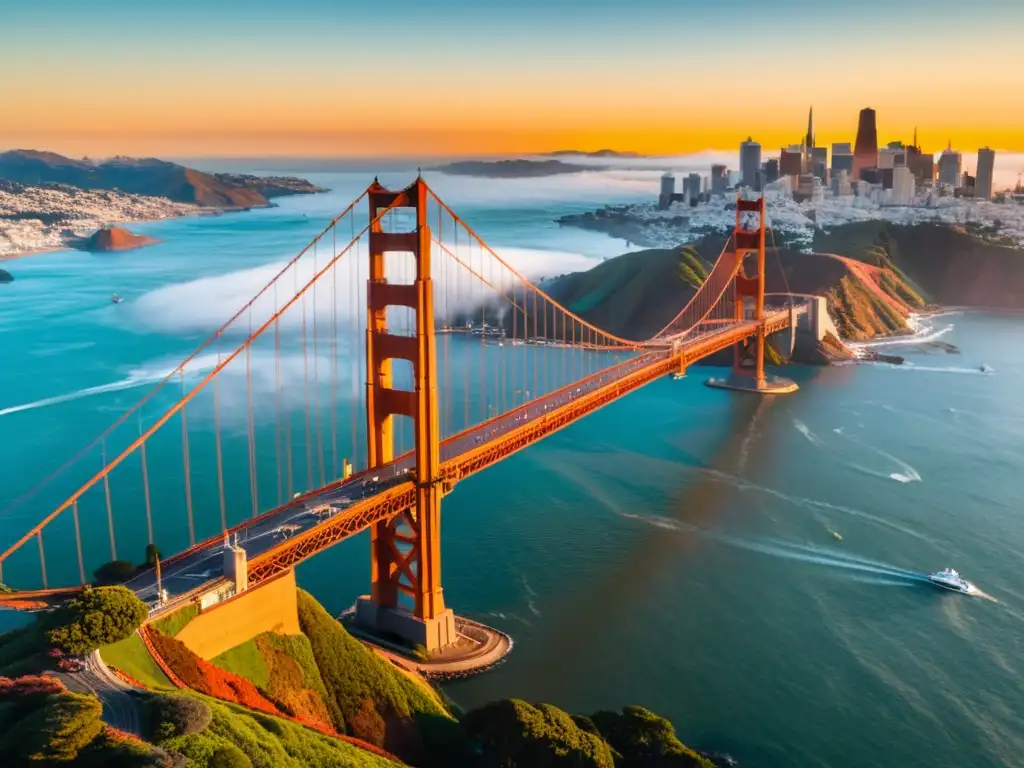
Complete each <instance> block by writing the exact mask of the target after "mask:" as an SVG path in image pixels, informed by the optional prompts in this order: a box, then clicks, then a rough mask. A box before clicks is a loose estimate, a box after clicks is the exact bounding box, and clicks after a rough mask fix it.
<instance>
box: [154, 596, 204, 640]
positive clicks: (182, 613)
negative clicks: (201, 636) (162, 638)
mask: <svg viewBox="0 0 1024 768" xmlns="http://www.w3.org/2000/svg"><path fill="white" fill-rule="evenodd" d="M198 615H199V606H198V605H196V604H195V603H189V604H188V605H186V606H185V607H184V608H181V609H179V610H177V611H175V612H174V613H171V614H169V615H167V616H164V617H163V618H162V619H157V620H156V621H154V622H153V626H154V627H155V628H156V629H158V630H160V631H161V632H162V633H163V634H165V635H167V636H168V637H175V636H176V635H177V634H178V633H179V632H181V630H183V629H184V628H185V625H187V624H188V623H189V622H190V621H192V619H194V618H195V617H196V616H198Z"/></svg>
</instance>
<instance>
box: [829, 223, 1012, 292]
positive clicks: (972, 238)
mask: <svg viewBox="0 0 1024 768" xmlns="http://www.w3.org/2000/svg"><path fill="white" fill-rule="evenodd" d="M814 248H815V250H818V251H826V252H829V253H835V254H839V255H842V256H847V257H850V258H853V259H856V260H858V261H863V262H865V263H868V264H874V263H876V254H877V252H878V249H881V250H882V251H884V252H885V254H886V255H887V257H888V258H889V260H890V261H891V262H892V264H893V265H895V267H896V268H898V269H899V270H900V271H901V272H902V273H903V274H904V275H905V276H906V277H907V279H908V280H910V281H911V282H912V283H913V284H914V285H916V286H917V287H918V288H919V289H920V291H922V292H923V293H924V294H925V297H926V298H927V299H928V300H930V301H934V302H937V303H939V304H948V305H963V306H977V307H998V308H1006V309H1022V308H1024V251H1022V250H1019V249H1017V248H1012V247H1010V246H1008V245H1005V244H1002V243H999V242H993V239H992V237H991V233H989V232H987V231H985V230H984V229H983V228H980V227H971V228H970V229H963V228H954V227H950V226H948V225H945V224H930V223H929V224H917V225H914V226H900V225H895V224H889V223H886V222H884V221H867V222H857V223H853V224H845V225H842V226H839V227H835V228H833V229H831V230H829V231H827V232H826V231H822V230H818V231H816V232H815V235H814Z"/></svg>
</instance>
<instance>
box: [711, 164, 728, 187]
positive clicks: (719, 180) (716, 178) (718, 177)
mask: <svg viewBox="0 0 1024 768" xmlns="http://www.w3.org/2000/svg"><path fill="white" fill-rule="evenodd" d="M725 173H726V167H725V166H724V165H712V166H711V191H712V192H713V193H715V194H721V193H722V192H725V183H726V176H725Z"/></svg>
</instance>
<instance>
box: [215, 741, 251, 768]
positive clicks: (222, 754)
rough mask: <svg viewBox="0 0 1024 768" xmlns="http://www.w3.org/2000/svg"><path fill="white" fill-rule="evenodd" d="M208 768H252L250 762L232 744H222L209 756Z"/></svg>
mask: <svg viewBox="0 0 1024 768" xmlns="http://www.w3.org/2000/svg"><path fill="white" fill-rule="evenodd" d="M210 768H252V760H250V759H249V757H248V756H247V755H246V754H245V752H243V751H242V750H240V749H239V748H238V747H236V746H235V745H234V744H224V745H223V746H221V747H218V748H217V750H216V751H215V752H214V753H213V755H211V757H210Z"/></svg>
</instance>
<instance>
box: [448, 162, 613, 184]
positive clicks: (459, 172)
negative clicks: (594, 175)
mask: <svg viewBox="0 0 1024 768" xmlns="http://www.w3.org/2000/svg"><path fill="white" fill-rule="evenodd" d="M429 170H432V171H440V172H441V173H446V174H448V175H450V176H480V177H483V178H487V179H532V178H538V177H541V176H559V175H561V174H566V173H582V172H583V171H600V170H605V169H604V168H603V167H602V166H596V165H591V166H582V165H573V164H572V163H563V162H562V161H561V160H497V161H493V162H490V161H484V160H466V161H462V162H458V163H448V164H447V165H441V166H438V167H436V168H431V169H429Z"/></svg>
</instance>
